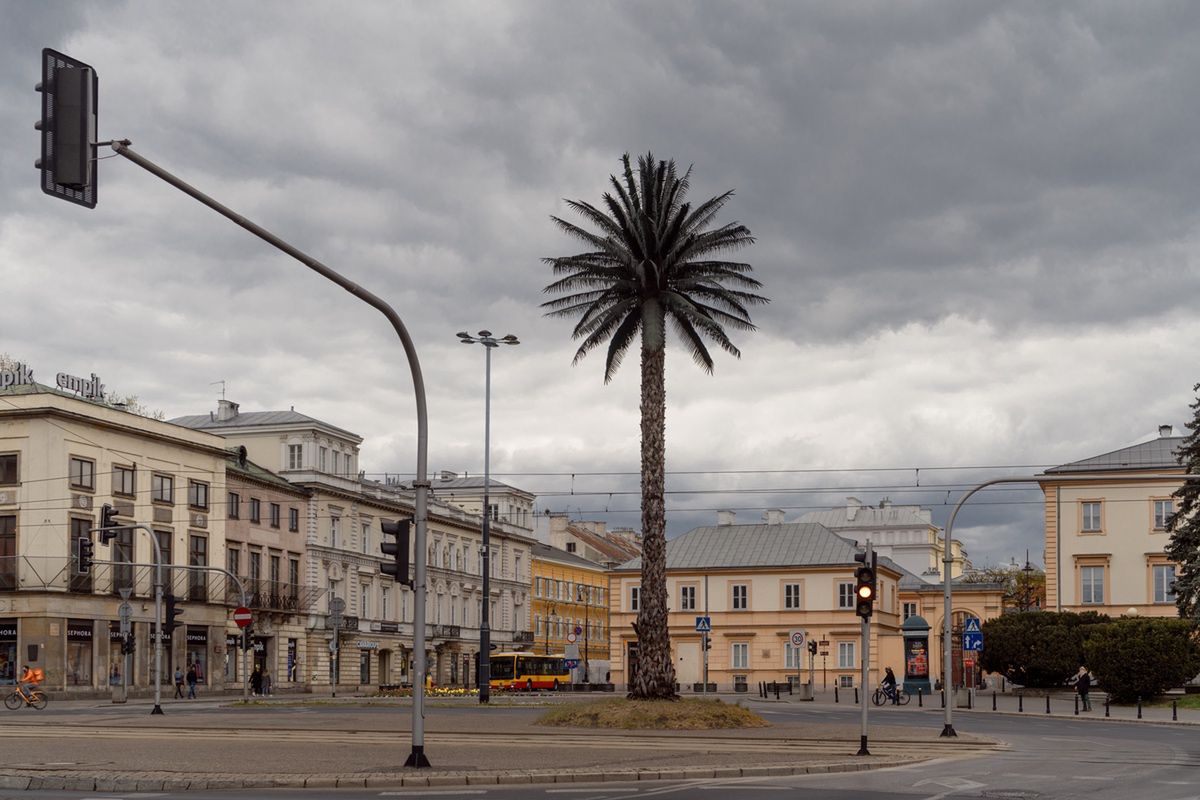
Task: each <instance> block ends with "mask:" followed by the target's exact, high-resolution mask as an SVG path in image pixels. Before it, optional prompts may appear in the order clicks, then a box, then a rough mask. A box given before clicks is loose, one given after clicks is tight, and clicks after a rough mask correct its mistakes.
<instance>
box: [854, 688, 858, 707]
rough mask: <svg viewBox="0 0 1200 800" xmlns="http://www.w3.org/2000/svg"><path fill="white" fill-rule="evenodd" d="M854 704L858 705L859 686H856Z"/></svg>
mask: <svg viewBox="0 0 1200 800" xmlns="http://www.w3.org/2000/svg"><path fill="white" fill-rule="evenodd" d="M854 705H858V687H857V686H855V687H854Z"/></svg>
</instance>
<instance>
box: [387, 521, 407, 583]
mask: <svg viewBox="0 0 1200 800" xmlns="http://www.w3.org/2000/svg"><path fill="white" fill-rule="evenodd" d="M379 527H380V529H381V530H382V531H383V535H384V537H385V538H386V537H388V536H395V537H396V541H394V542H389V541H384V542H381V543H380V545H379V549H380V550H382V551H383V554H384V555H385V556H391V557H392V563H390V564H389V563H387V562H386V561H385V562H384V563H383V565H382V566H380V567H379V571H380V572H382V573H383V574H384V575H391V576H392V578H393V579H394V580H395V581H396V583H403V584H407V585H408V586H410V587H411V586H412V585H413V582H412V578H410V577H408V537H409V533H410V531H411V528H412V520H411V519H400V520H396V521H395V522H388V521H386V520H384V521H383V522H381V523H380V525H379Z"/></svg>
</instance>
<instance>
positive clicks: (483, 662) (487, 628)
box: [458, 331, 521, 703]
mask: <svg viewBox="0 0 1200 800" xmlns="http://www.w3.org/2000/svg"><path fill="white" fill-rule="evenodd" d="M458 338H459V341H461V342H462V343H463V344H481V345H483V351H484V371H483V376H484V377H483V545H482V549H483V558H482V559H480V565H481V566H482V568H483V602H482V603H480V608H479V676H478V677H479V702H480V703H486V702H488V700H490V699H491V680H492V659H491V649H492V641H491V639H492V630H491V624H490V619H489V617H490V616H491V614H490V606H491V599H492V597H491V580H490V578H491V571H492V563H491V562H492V551H491V537H490V531H489V527H490V522H491V517H492V512H491V508H490V498H489V497H488V489H489V488H490V484H491V465H490V463H489V462H490V460H491V438H492V350H494V349H495V348H497V347H499V346H500V345H502V344H509V345H516V344H520V343H521V342H520V341H519V340H518V339H517V337H516V336H513V335H512V334H511V333H510V334H508V335H507V336H501V337H500V338H499V339H497V338H496V337H494V336H492V332H491V331H480V332H479V333H478V334H476V335H475V336H472V335H471V334H469V333H467V332H466V331H461V332H459V334H458Z"/></svg>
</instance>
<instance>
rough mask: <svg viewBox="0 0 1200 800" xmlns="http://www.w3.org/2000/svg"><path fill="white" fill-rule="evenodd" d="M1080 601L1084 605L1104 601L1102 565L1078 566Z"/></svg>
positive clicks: (1097, 603) (1098, 603)
mask: <svg viewBox="0 0 1200 800" xmlns="http://www.w3.org/2000/svg"><path fill="white" fill-rule="evenodd" d="M1079 582H1080V602H1082V603H1083V604H1084V605H1100V604H1103V603H1104V567H1080V568H1079Z"/></svg>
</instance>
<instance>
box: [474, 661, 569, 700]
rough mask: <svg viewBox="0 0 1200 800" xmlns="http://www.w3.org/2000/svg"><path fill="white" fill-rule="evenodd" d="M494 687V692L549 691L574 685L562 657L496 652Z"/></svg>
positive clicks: (493, 663) (492, 683) (492, 662)
mask: <svg viewBox="0 0 1200 800" xmlns="http://www.w3.org/2000/svg"><path fill="white" fill-rule="evenodd" d="M490 661H491V668H492V669H491V687H492V688H493V689H524V690H525V691H533V690H534V689H549V690H550V691H558V687H559V686H564V685H566V684H568V683H570V682H571V673H570V671H569V670H568V669H567V668H566V666H565V665H564V664H563V657H562V656H561V655H549V656H540V655H537V654H535V653H493V654H492V657H491V659H490Z"/></svg>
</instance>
